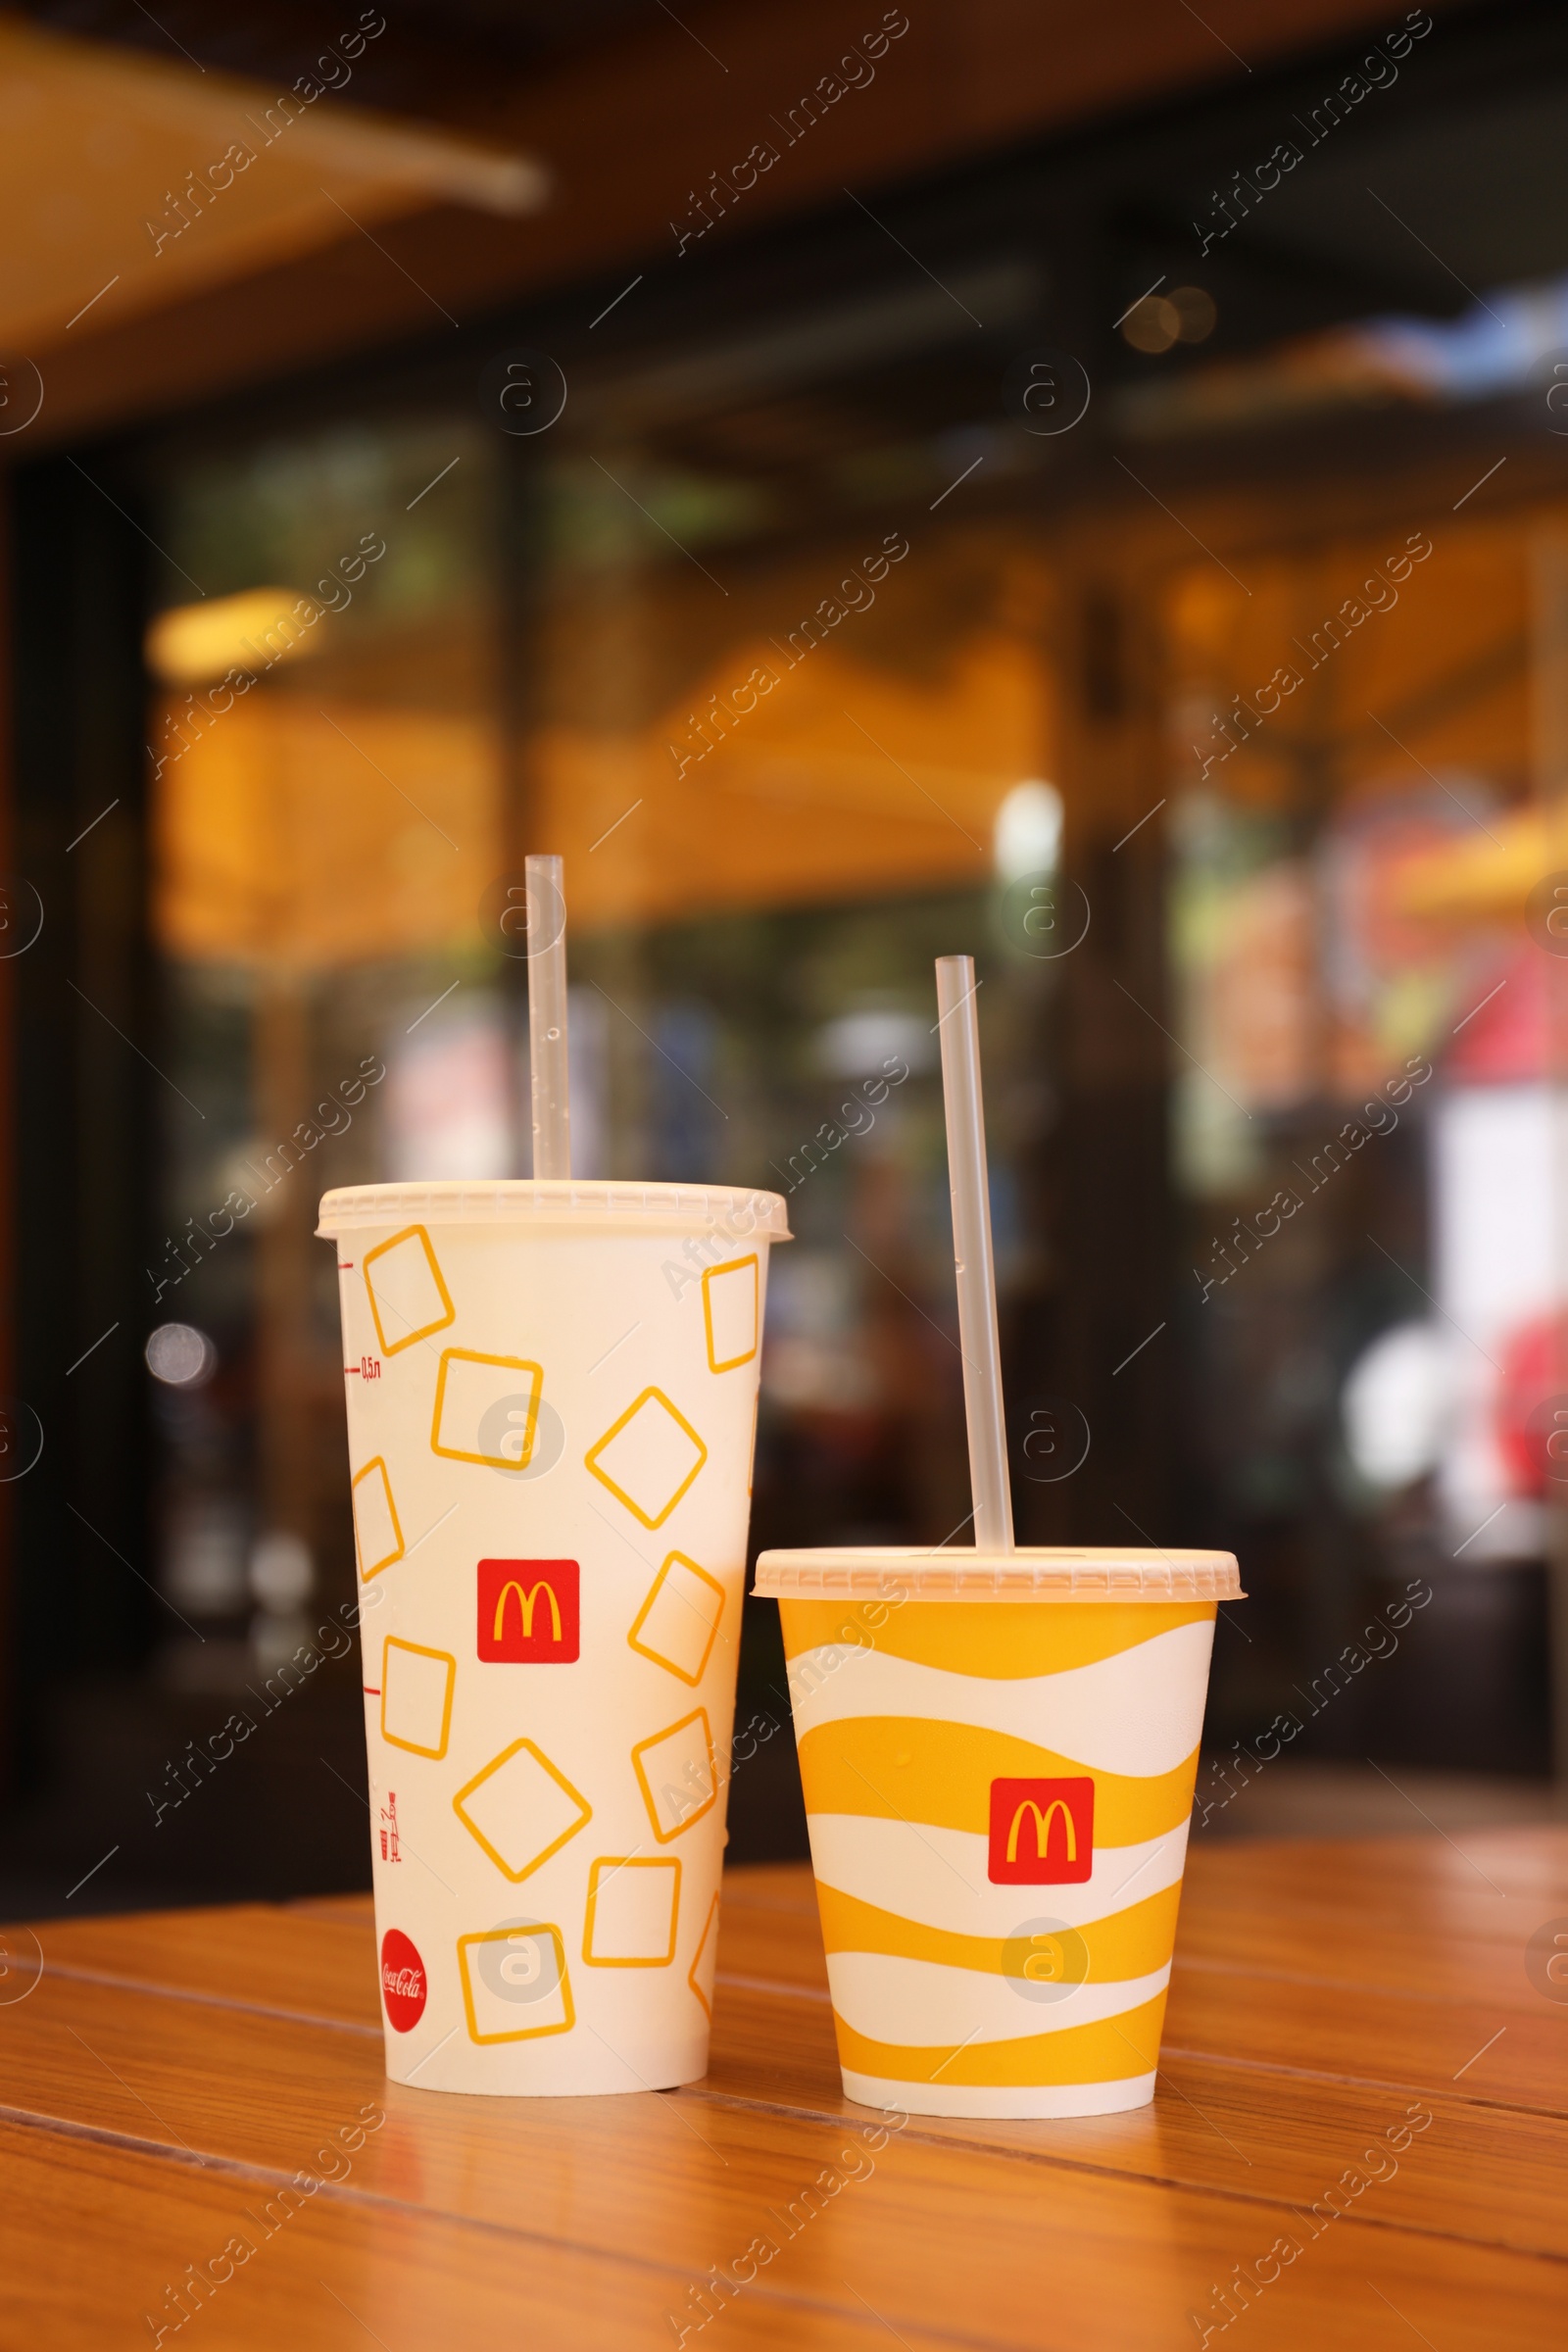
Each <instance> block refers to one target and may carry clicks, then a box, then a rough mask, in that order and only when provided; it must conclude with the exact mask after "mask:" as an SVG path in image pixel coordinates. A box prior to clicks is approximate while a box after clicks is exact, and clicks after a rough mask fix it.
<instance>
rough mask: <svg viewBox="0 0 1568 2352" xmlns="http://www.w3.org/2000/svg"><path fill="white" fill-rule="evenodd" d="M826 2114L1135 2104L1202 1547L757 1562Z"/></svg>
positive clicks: (1187, 1727)
mask: <svg viewBox="0 0 1568 2352" xmlns="http://www.w3.org/2000/svg"><path fill="white" fill-rule="evenodd" d="M756 1590H757V1591H758V1592H759V1593H771V1594H773V1595H774V1596H775V1597H776V1598H777V1600H778V1603H779V1613H780V1616H781V1617H782V1619H783V1625H784V1646H785V1650H786V1653H787V1655H788V1658H789V1683H790V1699H791V1704H792V1706H793V1709H794V1714H795V1732H796V1738H797V1741H798V1743H799V1749H800V1759H801V1778H802V1781H803V1783H804V1785H805V1789H806V1811H807V1819H808V1822H809V1829H810V1838H811V1864H812V1868H813V1870H814V1871H815V1874H816V1891H817V1903H818V1907H819V1909H820V1913H821V1920H822V1940H823V1943H824V1944H825V1946H826V1949H827V1968H828V1982H829V1985H830V1986H831V1988H832V1995H833V2015H834V2022H835V2025H836V2028H837V2032H838V2045H839V2060H840V2064H841V2066H842V2068H843V2073H844V2089H845V2094H846V2096H847V2097H849V2098H852V2099H857V2100H859V2101H861V2102H863V2103H864V2104H865V2105H867V2106H873V2107H900V2108H904V2109H906V2110H908V2111H911V2112H913V2113H915V2114H919V2115H969V2116H1066V2115H1104V2114H1110V2113H1112V2112H1114V2111H1116V2110H1118V2109H1121V2108H1127V2107H1140V2106H1143V2105H1144V2104H1145V2103H1146V2101H1148V2100H1149V2099H1151V2098H1152V2096H1153V2093H1154V2070H1155V2066H1156V2064H1157V2061H1158V2056H1159V2035H1160V2027H1161V2024H1162V2022H1163V2018H1164V2011H1165V1988H1166V1985H1167V1984H1168V1982H1169V1978H1170V1962H1171V1950H1172V1946H1173V1944H1174V1941H1175V1936H1176V1908H1177V1904H1178V1902H1179V1901H1180V1898H1181V1884H1182V1865H1183V1862H1184V1860H1185V1858H1186V1851H1187V1825H1188V1817H1189V1814H1190V1812H1191V1808H1192V1801H1193V1781H1194V1778H1195V1775H1196V1773H1197V1769H1198V1746H1199V1736H1200V1733H1201V1727H1202V1720H1203V1701H1204V1695H1205V1692H1206V1690H1207V1685H1208V1660H1209V1650H1210V1647H1211V1645H1212V1642H1213V1633H1214V1610H1215V1606H1216V1603H1217V1602H1219V1601H1221V1600H1225V1599H1230V1598H1233V1597H1234V1598H1240V1597H1241V1596H1242V1594H1241V1586H1240V1583H1239V1581H1238V1578H1237V1573H1236V1562H1235V1560H1234V1559H1233V1558H1232V1556H1231V1555H1230V1553H1228V1552H1219V1551H1183V1552H1153V1551H1143V1552H1136V1551H1103V1550H1101V1551H1096V1550H1086V1551H1055V1550H1052V1551H1046V1550H1020V1551H1014V1552H980V1553H976V1552H974V1551H963V1550H957V1549H955V1550H951V1551H946V1550H945V1551H939V1552H916V1551H883V1550H876V1551H870V1550H862V1551H848V1550H847V1551H768V1552H764V1553H763V1554H762V1556H761V1558H760V1561H759V1562H758V1572H757V1584H756Z"/></svg>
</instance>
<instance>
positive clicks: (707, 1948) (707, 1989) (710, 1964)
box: [686, 1894, 718, 2020]
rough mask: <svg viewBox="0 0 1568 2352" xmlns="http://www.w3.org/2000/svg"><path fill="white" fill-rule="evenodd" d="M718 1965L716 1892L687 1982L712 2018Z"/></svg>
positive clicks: (698, 1941)
mask: <svg viewBox="0 0 1568 2352" xmlns="http://www.w3.org/2000/svg"><path fill="white" fill-rule="evenodd" d="M717 1967H718V1897H717V1895H716V1894H715V1895H714V1897H713V1899H712V1901H711V1903H710V1904H709V1906H708V1917H707V1918H706V1919H705V1920H704V1922H703V1932H702V1934H701V1936H699V1937H698V1938H697V1949H696V1951H695V1952H694V1953H693V1955H692V1964H691V1967H690V1968H689V1969H688V1970H687V1972H686V1982H687V1984H688V1985H690V1986H691V1988H692V1990H693V1992H695V1993H696V1995H697V1998H698V1999H699V2000H700V2001H701V2002H702V2004H703V2010H704V2014H705V2015H706V2016H707V2017H708V2018H709V2019H710V2020H711V2017H712V2014H713V1976H714V1972H715V1971H716V1969H717Z"/></svg>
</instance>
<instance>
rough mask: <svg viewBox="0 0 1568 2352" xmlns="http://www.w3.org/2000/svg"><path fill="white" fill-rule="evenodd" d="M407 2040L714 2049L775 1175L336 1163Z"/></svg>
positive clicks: (363, 1575)
mask: <svg viewBox="0 0 1568 2352" xmlns="http://www.w3.org/2000/svg"><path fill="white" fill-rule="evenodd" d="M319 1231H320V1233H321V1235H322V1236H323V1238H326V1239H329V1240H332V1241H334V1242H335V1243H336V1245H337V1258H338V1286H339V1299H340V1304H341V1309H342V1322H343V1365H344V1381H345V1386H346V1388H347V1392H348V1432H349V1468H350V1478H351V1492H352V1500H353V1509H354V1535H355V1547H356V1553H357V1562H358V1576H359V1587H360V1603H361V1654H362V1660H363V1667H364V1677H363V1679H364V1684H365V1724H366V1740H367V1745H368V1757H369V1795H370V1853H371V1864H372V1873H373V1879H374V1887H375V1933H376V1949H377V1966H378V1970H379V1977H380V1988H381V2002H382V2013H383V2021H384V2024H385V2029H386V2067H387V2073H388V2075H389V2076H391V2078H392V2079H393V2081H395V2082H412V2083H414V2084H415V2085H416V2086H417V2087H419V2088H421V2089H427V2090H461V2091H484V2092H500V2093H516V2092H544V2093H562V2092H597V2091H630V2090H646V2089H665V2088H668V2087H670V2086H672V2085H673V2084H675V2083H679V2082H692V2081H694V2080H696V2079H697V2078H698V2077H700V2076H701V2075H702V2074H703V2073H704V2072H705V2070H706V2067H707V2063H708V2036H709V2023H710V2016H711V2000H712V1983H713V1965H714V1956H715V1929H716V1921H717V1911H718V1887H719V1874H720V1865H721V1861H722V1853H723V1843H724V1810H725V1797H726V1789H727V1759H728V1756H729V1752H730V1738H731V1728H732V1719H733V1714H734V1703H735V1670H736V1661H737V1655H738V1646H739V1634H740V1615H741V1599H742V1584H743V1577H744V1569H745V1557H746V1532H747V1521H748V1516H749V1508H750V1489H751V1460H752V1450H753V1445H754V1441H755V1436H756V1426H757V1385H758V1370H759V1358H760V1340H761V1328H762V1302H763V1297H764V1292H765V1286H766V1279H767V1257H768V1247H769V1244H770V1243H771V1242H775V1241H785V1240H788V1238H789V1232H788V1226H787V1222H786V1218H785V1211H784V1203H783V1201H781V1200H780V1199H779V1198H778V1197H777V1196H776V1195H773V1194H769V1193H746V1192H732V1191H726V1190H722V1189H719V1188H704V1187H701V1186H694V1187H686V1186H676V1185H636V1184H613V1183H590V1182H586V1181H573V1180H571V1179H565V1180H556V1181H541V1182H535V1183H493V1184H484V1183H456V1182H454V1183H432V1184H404V1185H371V1186H367V1187H365V1188H363V1189H360V1190H355V1191H342V1192H334V1193H329V1194H328V1195H327V1196H326V1198H325V1200H324V1201H322V1203H321V1217H320V1227H319Z"/></svg>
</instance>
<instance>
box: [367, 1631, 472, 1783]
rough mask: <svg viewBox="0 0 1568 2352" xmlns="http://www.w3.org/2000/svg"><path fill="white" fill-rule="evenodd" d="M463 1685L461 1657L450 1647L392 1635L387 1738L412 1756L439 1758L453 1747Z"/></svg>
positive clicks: (384, 1656)
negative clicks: (456, 1699)
mask: <svg viewBox="0 0 1568 2352" xmlns="http://www.w3.org/2000/svg"><path fill="white" fill-rule="evenodd" d="M457 1687H458V1661H457V1659H456V1658H455V1657H454V1656H453V1655H452V1653H451V1651H450V1650H446V1649H426V1648H425V1647H424V1645H423V1644H422V1642H400V1641H399V1640H398V1637H397V1635H396V1634H388V1636H387V1638H386V1640H385V1642H383V1643H382V1644H381V1737H382V1739H383V1740H386V1742H387V1743H388V1745H389V1746H391V1747H404V1748H407V1749H408V1751H409V1754H410V1755H411V1756H434V1757H435V1758H436V1759H437V1760H438V1761H439V1759H440V1758H441V1757H442V1756H444V1755H445V1754H446V1752H447V1739H448V1735H449V1734H450V1732H451V1730H452V1694H453V1692H454V1691H456V1689H457ZM394 1724H395V1725H396V1726H397V1727H398V1728H397V1729H396V1730H394V1729H393V1728H392V1727H393V1726H394ZM420 1735H422V1737H421V1736H420Z"/></svg>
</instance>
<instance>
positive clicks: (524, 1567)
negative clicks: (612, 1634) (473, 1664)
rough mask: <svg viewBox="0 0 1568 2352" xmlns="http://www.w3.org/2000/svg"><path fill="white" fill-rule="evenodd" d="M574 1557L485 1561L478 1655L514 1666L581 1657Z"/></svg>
mask: <svg viewBox="0 0 1568 2352" xmlns="http://www.w3.org/2000/svg"><path fill="white" fill-rule="evenodd" d="M577 1643H578V1609H577V1563H576V1561H575V1560H481V1561H480V1562H479V1655H480V1657H481V1658H483V1659H486V1660H488V1661H490V1662H491V1663H495V1664H505V1665H509V1666H569V1665H571V1664H572V1662H573V1660H574V1659H575V1658H576V1655H577Z"/></svg>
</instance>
